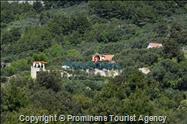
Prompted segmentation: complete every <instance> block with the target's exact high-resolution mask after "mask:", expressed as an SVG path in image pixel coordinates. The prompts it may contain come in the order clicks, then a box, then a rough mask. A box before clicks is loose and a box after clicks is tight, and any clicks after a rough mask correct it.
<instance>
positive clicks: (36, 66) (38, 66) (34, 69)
mask: <svg viewBox="0 0 187 124" xmlns="http://www.w3.org/2000/svg"><path fill="white" fill-rule="evenodd" d="M45 64H47V62H44V61H34V62H33V64H32V66H31V77H32V79H36V77H37V73H38V72H39V71H46V69H45Z"/></svg>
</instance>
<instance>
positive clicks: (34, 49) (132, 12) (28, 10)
mask: <svg viewBox="0 0 187 124" xmlns="http://www.w3.org/2000/svg"><path fill="white" fill-rule="evenodd" d="M0 20H1V27H0V28H1V62H4V63H10V66H7V67H5V68H1V123H2V124H20V123H27V122H20V121H19V119H18V118H19V116H20V115H21V114H25V115H42V114H47V115H49V114H72V115H110V114H113V115H125V114H129V115H130V114H136V115H140V114H142V115H165V116H167V122H166V123H167V124H187V2H186V1H123V2H122V1H88V0H85V1H77V0H72V1H68V0H64V1H60V0H57V1H43V2H39V1H38V2H34V3H33V4H29V3H27V2H25V3H18V2H6V1H1V19H0ZM150 42H157V43H162V44H163V48H159V49H147V46H148V44H149V43H150ZM95 53H110V54H114V55H115V56H114V59H115V61H116V63H118V64H119V65H120V66H119V67H120V68H121V69H122V70H123V73H122V74H121V75H119V76H117V77H115V78H109V77H100V76H88V75H85V74H84V73H80V72H77V75H79V76H77V77H76V78H72V79H67V78H61V77H60V75H59V74H58V72H55V71H54V72H52V73H41V74H39V75H38V78H37V79H36V80H32V79H31V77H30V66H31V64H32V62H33V61H35V60H41V61H47V62H48V64H47V68H48V69H53V70H58V69H59V68H60V69H61V66H62V65H63V64H64V63H66V62H69V61H71V62H78V63H91V56H92V55H93V54H95ZM80 66H82V65H80ZM87 66H89V65H87ZM141 67H148V68H150V70H151V72H150V73H149V74H148V75H145V74H143V73H141V72H140V71H139V70H138V68H141ZM51 123H55V124H57V123H62V122H51ZM67 123H70V122H67ZM74 123H75V122H74ZM76 123H78V122H76ZM80 123H82V122H80ZM103 123H104V122H103ZM105 123H106V122H105ZM107 123H114V122H107ZM116 123H117V122H116ZM131 123H132V122H131ZM131 123H129V124H131ZM143 123H144V122H141V121H140V122H133V124H143ZM150 123H153V124H154V123H159V122H150Z"/></svg>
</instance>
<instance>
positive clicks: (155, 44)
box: [147, 42, 163, 49]
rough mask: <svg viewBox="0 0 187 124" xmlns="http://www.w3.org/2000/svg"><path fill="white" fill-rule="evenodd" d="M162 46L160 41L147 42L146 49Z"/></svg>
mask: <svg viewBox="0 0 187 124" xmlns="http://www.w3.org/2000/svg"><path fill="white" fill-rule="evenodd" d="M161 47H163V45H162V44H161V43H153V42H152V43H149V45H148V46H147V48H148V49H151V48H161Z"/></svg>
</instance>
